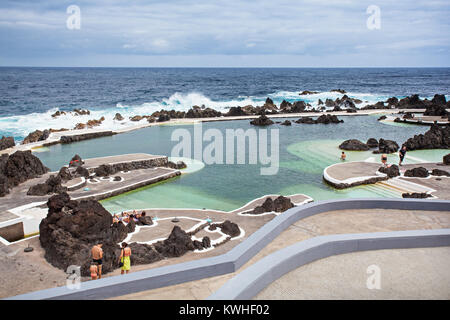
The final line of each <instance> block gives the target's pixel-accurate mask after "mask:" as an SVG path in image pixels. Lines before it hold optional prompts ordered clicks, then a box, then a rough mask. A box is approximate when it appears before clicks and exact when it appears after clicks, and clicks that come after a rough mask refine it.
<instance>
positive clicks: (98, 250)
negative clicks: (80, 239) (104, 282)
mask: <svg viewBox="0 0 450 320" xmlns="http://www.w3.org/2000/svg"><path fill="white" fill-rule="evenodd" d="M102 246H103V244H101V243H98V244H96V245H95V246H93V247H92V250H91V254H92V261H93V262H94V263H96V264H97V269H98V272H97V273H98V278H99V279H101V278H102V264H103V249H102Z"/></svg>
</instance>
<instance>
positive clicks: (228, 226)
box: [209, 220, 241, 238]
mask: <svg viewBox="0 0 450 320" xmlns="http://www.w3.org/2000/svg"><path fill="white" fill-rule="evenodd" d="M216 228H220V230H221V231H222V232H223V233H225V234H226V235H229V236H230V237H232V238H234V237H237V236H238V235H240V234H241V230H240V229H239V226H238V225H237V224H236V223H234V222H231V221H230V220H226V221H224V222H223V223H213V224H211V226H210V227H209V229H210V230H215V229H216Z"/></svg>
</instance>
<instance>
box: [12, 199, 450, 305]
mask: <svg viewBox="0 0 450 320" xmlns="http://www.w3.org/2000/svg"><path fill="white" fill-rule="evenodd" d="M379 208H381V209H399V210H427V211H449V208H450V201H448V200H431V201H430V200H424V199H367V198H365V199H341V200H325V201H318V202H312V203H307V204H305V205H302V206H301V207H294V208H291V209H289V210H287V211H285V212H284V213H283V214H280V215H278V216H276V217H275V218H274V219H272V220H271V221H269V222H268V223H266V224H265V225H264V226H262V227H261V228H260V229H258V230H257V231H256V232H254V233H253V234H251V235H250V236H249V237H248V238H247V239H246V240H244V241H243V242H242V243H240V244H239V245H237V246H236V247H234V248H233V249H231V250H230V251H229V252H227V253H225V254H222V255H220V256H216V257H212V258H204V259H199V260H194V261H189V262H185V263H180V264H175V265H170V266H165V267H160V268H154V269H149V270H143V271H139V272H134V273H130V274H128V275H123V276H114V277H107V278H103V279H100V280H96V281H87V282H83V283H81V284H80V288H79V289H75V290H74V289H69V288H67V287H58V288H52V289H46V290H42V291H36V292H31V293H27V294H23V295H19V296H15V297H11V298H9V299H106V298H111V297H116V296H121V295H125V294H130V293H135V292H140V291H145V290H150V289H156V288H161V287H165V286H170V285H175V284H179V283H183V282H188V281H194V280H199V279H204V278H209V277H214V276H219V275H223V274H227V273H232V272H235V271H236V270H238V269H239V268H240V267H241V266H242V265H244V264H245V263H246V262H247V261H249V260H250V259H251V258H252V257H253V256H255V255H256V254H257V253H258V252H259V251H261V249H263V248H264V247H265V246H266V245H267V244H269V243H270V242H271V241H272V240H273V239H275V238H276V237H277V236H278V235H279V234H280V233H281V232H283V231H284V230H285V229H286V228H288V227H289V226H290V225H291V224H293V223H294V222H297V221H298V220H300V219H304V218H307V217H309V216H312V215H315V214H319V213H323V212H327V211H334V210H350V209H379Z"/></svg>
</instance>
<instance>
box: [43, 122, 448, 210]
mask: <svg viewBox="0 0 450 320" xmlns="http://www.w3.org/2000/svg"><path fill="white" fill-rule="evenodd" d="M341 118H342V119H343V120H344V123H341V124H329V125H323V124H316V125H307V124H295V123H293V124H292V126H281V125H278V124H275V125H272V126H270V127H267V128H268V129H279V139H280V149H279V156H280V168H279V170H278V173H277V174H276V175H267V176H264V175H260V167H261V165H260V164H257V165H248V164H246V165H238V164H233V165H226V164H223V165H222V164H212V165H205V166H204V167H203V168H202V169H201V170H198V171H195V172H193V173H189V174H185V175H182V176H180V177H178V178H174V179H171V180H168V181H165V182H162V183H158V184H156V185H151V186H148V187H144V188H141V189H138V190H135V191H132V192H129V193H126V194H122V195H120V196H116V197H113V198H110V199H106V200H103V201H102V204H103V206H104V207H105V208H106V209H108V210H109V211H112V212H117V211H121V210H125V209H134V208H208V209H219V210H226V211H228V210H233V209H236V208H238V207H240V206H242V205H244V204H245V203H247V202H249V201H251V200H253V199H255V198H258V197H261V196H263V195H266V194H283V195H290V194H294V193H304V194H306V195H309V196H311V197H312V198H314V199H315V200H321V199H333V198H348V197H399V196H401V195H400V194H396V193H393V192H391V191H388V190H383V189H381V188H377V187H374V186H360V187H355V188H351V189H346V190H336V189H334V188H331V187H329V186H328V185H327V184H325V183H324V182H323V180H322V172H323V169H324V168H325V167H327V166H328V165H331V164H333V163H336V162H338V161H339V156H340V152H341V151H340V150H339V148H338V145H339V144H340V143H341V142H342V141H343V140H346V139H360V140H361V141H364V142H365V141H366V140H367V139H368V138H371V137H374V138H377V139H379V138H384V139H391V140H395V141H397V143H398V144H399V145H401V144H402V143H403V142H404V141H406V140H407V139H408V138H410V137H412V136H414V135H415V134H420V133H424V132H426V131H427V130H428V127H427V126H414V125H405V126H392V125H387V124H384V123H380V122H378V121H377V118H378V115H377V116H345V117H341ZM290 120H295V119H290ZM277 121H284V119H277ZM178 128H185V129H187V130H189V131H191V132H193V126H192V125H176V126H175V125H160V126H153V127H148V128H145V129H140V130H136V131H132V132H128V133H124V134H119V135H115V136H111V137H104V138H99V139H94V140H87V141H82V142H77V143H73V144H67V145H54V146H51V147H48V148H45V149H42V150H40V152H36V153H35V154H36V155H37V156H38V157H39V158H40V159H41V160H42V161H43V162H44V164H45V165H46V166H48V167H49V168H50V169H51V170H58V169H59V168H60V167H61V166H62V165H64V164H67V162H68V161H69V160H70V158H71V157H72V156H73V155H74V154H79V155H80V156H81V157H82V158H93V157H101V156H110V155H116V154H127V153H142V152H144V153H150V154H159V155H168V156H170V154H171V150H172V148H173V147H174V146H175V145H176V142H172V141H171V135H172V132H173V130H175V129H178ZM209 128H214V129H218V130H220V131H221V132H225V130H226V129H238V128H242V129H244V130H247V129H249V128H255V129H256V130H258V129H259V128H258V127H254V126H251V125H250V124H249V120H239V121H220V122H205V123H203V130H207V129H209ZM224 135H225V133H224ZM269 142H270V139H269ZM269 150H270V148H269ZM246 153H247V156H248V148H247V149H246ZM346 153H347V160H348V161H354V160H365V159H367V158H370V157H374V158H375V160H378V158H379V156H380V155H377V154H372V153H371V151H364V152H351V151H347V152H346ZM447 153H448V150H420V151H414V152H408V158H407V159H406V163H415V162H419V161H420V160H425V161H440V160H442V156H443V155H445V154H447ZM389 162H390V163H397V162H398V157H397V155H396V154H395V155H394V154H393V155H390V156H389Z"/></svg>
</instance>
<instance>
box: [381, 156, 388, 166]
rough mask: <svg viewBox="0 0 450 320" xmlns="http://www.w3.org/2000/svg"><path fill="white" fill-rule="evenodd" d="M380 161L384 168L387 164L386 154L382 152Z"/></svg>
mask: <svg viewBox="0 0 450 320" xmlns="http://www.w3.org/2000/svg"><path fill="white" fill-rule="evenodd" d="M381 163H382V164H383V167H385V168H386V165H387V154H385V153H383V154H382V155H381Z"/></svg>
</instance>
